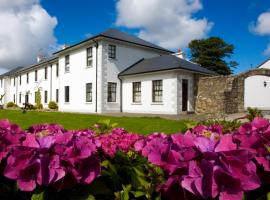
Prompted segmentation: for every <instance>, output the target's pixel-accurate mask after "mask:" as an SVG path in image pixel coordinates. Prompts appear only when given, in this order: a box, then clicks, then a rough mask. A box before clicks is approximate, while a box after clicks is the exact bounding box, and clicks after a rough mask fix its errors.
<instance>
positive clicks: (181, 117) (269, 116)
mask: <svg viewBox="0 0 270 200" xmlns="http://www.w3.org/2000/svg"><path fill="white" fill-rule="evenodd" d="M103 115H106V116H115V117H160V118H164V119H170V120H192V121H204V120H207V119H226V120H234V119H238V118H241V117H244V116H245V115H246V113H236V114H230V115H221V116H207V115H196V114H181V115H160V114H137V113H107V114H103ZM264 117H265V118H267V119H270V114H269V113H267V114H266V115H264ZM241 121H243V122H245V121H247V120H241Z"/></svg>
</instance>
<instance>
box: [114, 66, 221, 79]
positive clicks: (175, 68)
mask: <svg viewBox="0 0 270 200" xmlns="http://www.w3.org/2000/svg"><path fill="white" fill-rule="evenodd" d="M172 70H185V71H190V72H195V73H197V74H204V75H212V76H215V75H218V74H216V73H215V72H213V73H206V72H201V71H195V70H191V69H187V68H183V67H181V68H180V67H174V68H167V69H160V70H150V71H145V72H138V73H129V74H121V73H122V72H121V73H120V74H119V75H118V76H119V77H124V76H132V75H140V74H147V73H154V72H162V71H172Z"/></svg>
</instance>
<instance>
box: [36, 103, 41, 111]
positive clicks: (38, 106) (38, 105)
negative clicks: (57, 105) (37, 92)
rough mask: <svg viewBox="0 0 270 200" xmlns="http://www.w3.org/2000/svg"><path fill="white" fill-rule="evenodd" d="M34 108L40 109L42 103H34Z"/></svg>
mask: <svg viewBox="0 0 270 200" xmlns="http://www.w3.org/2000/svg"><path fill="white" fill-rule="evenodd" d="M34 108H35V109H37V110H42V109H43V105H42V103H39V104H36V105H35V106H34Z"/></svg>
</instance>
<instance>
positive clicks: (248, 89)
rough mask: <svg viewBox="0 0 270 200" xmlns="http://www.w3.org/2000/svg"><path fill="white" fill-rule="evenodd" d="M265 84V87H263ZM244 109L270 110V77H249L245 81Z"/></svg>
mask: <svg viewBox="0 0 270 200" xmlns="http://www.w3.org/2000/svg"><path fill="white" fill-rule="evenodd" d="M264 82H266V84H267V85H266V87H265V86H264ZM244 99H245V104H244V105H245V108H247V107H253V108H259V109H261V110H270V77H267V76H259V75H258V76H251V77H248V78H246V79H245V96H244Z"/></svg>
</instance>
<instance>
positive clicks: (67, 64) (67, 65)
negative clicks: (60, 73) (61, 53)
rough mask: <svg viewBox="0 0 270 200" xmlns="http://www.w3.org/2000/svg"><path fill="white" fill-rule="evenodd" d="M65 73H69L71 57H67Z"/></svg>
mask: <svg viewBox="0 0 270 200" xmlns="http://www.w3.org/2000/svg"><path fill="white" fill-rule="evenodd" d="M65 72H69V55H67V56H66V57H65Z"/></svg>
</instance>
